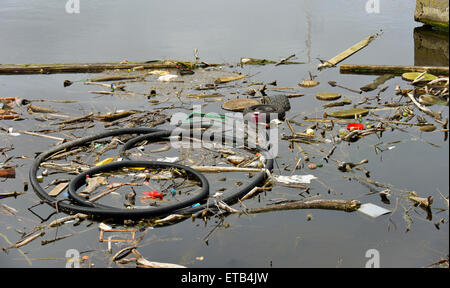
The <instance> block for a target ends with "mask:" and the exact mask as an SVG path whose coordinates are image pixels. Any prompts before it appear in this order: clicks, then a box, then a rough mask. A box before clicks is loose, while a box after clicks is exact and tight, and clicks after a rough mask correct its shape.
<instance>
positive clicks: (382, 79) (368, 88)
mask: <svg viewBox="0 0 450 288" xmlns="http://www.w3.org/2000/svg"><path fill="white" fill-rule="evenodd" d="M392 78H394V75H392V74H385V75H381V76H379V77H377V78H376V79H375V80H374V81H373V82H372V83H370V84H367V85H365V86H363V87H361V88H359V89H360V90H362V91H364V92H369V91H373V90H375V89H377V88H378V86H380V85H382V84H383V83H385V82H386V81H388V80H389V79H392Z"/></svg>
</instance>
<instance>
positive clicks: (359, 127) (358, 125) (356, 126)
mask: <svg viewBox="0 0 450 288" xmlns="http://www.w3.org/2000/svg"><path fill="white" fill-rule="evenodd" d="M363 129H364V124H361V123H350V124H348V125H347V130H348V131H355V130H363Z"/></svg>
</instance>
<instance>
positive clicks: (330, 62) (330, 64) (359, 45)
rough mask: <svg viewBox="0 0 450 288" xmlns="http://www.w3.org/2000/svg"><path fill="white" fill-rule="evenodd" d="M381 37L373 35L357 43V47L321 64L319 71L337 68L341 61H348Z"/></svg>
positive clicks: (354, 46)
mask: <svg viewBox="0 0 450 288" xmlns="http://www.w3.org/2000/svg"><path fill="white" fill-rule="evenodd" d="M378 36H379V35H378V34H376V35H371V36H369V37H367V38H366V39H364V40H362V41H360V42H358V43H356V44H355V45H353V46H352V47H350V48H348V49H347V50H345V51H344V52H342V53H340V54H339V55H337V56H335V57H333V58H332V59H330V60H328V61H325V63H322V64H320V65H319V66H318V67H317V69H319V70H321V69H324V68H327V67H333V66H336V64H338V63H340V62H341V61H343V60H345V59H347V58H348V57H350V56H352V55H353V54H355V53H356V52H358V51H359V50H361V49H362V48H364V47H366V46H367V45H369V44H370V42H372V41H373V40H375V39H376V38H377V37H378Z"/></svg>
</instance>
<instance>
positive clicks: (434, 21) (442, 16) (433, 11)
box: [414, 0, 449, 29]
mask: <svg viewBox="0 0 450 288" xmlns="http://www.w3.org/2000/svg"><path fill="white" fill-rule="evenodd" d="M448 3H449V0H417V1H416V11H415V12H414V19H415V20H416V21H419V22H422V23H425V24H429V25H432V26H436V27H440V28H445V29H448V21H449V9H448Z"/></svg>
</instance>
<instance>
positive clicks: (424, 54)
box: [414, 26, 449, 66]
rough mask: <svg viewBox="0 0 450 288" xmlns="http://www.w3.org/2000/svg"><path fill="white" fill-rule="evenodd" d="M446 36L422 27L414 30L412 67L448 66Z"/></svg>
mask: <svg viewBox="0 0 450 288" xmlns="http://www.w3.org/2000/svg"><path fill="white" fill-rule="evenodd" d="M448 47H449V46H448V34H447V33H444V32H441V31H436V30H433V29H431V28H430V27H427V26H423V27H417V28H415V29H414V65H417V66H448V61H449V58H448Z"/></svg>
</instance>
